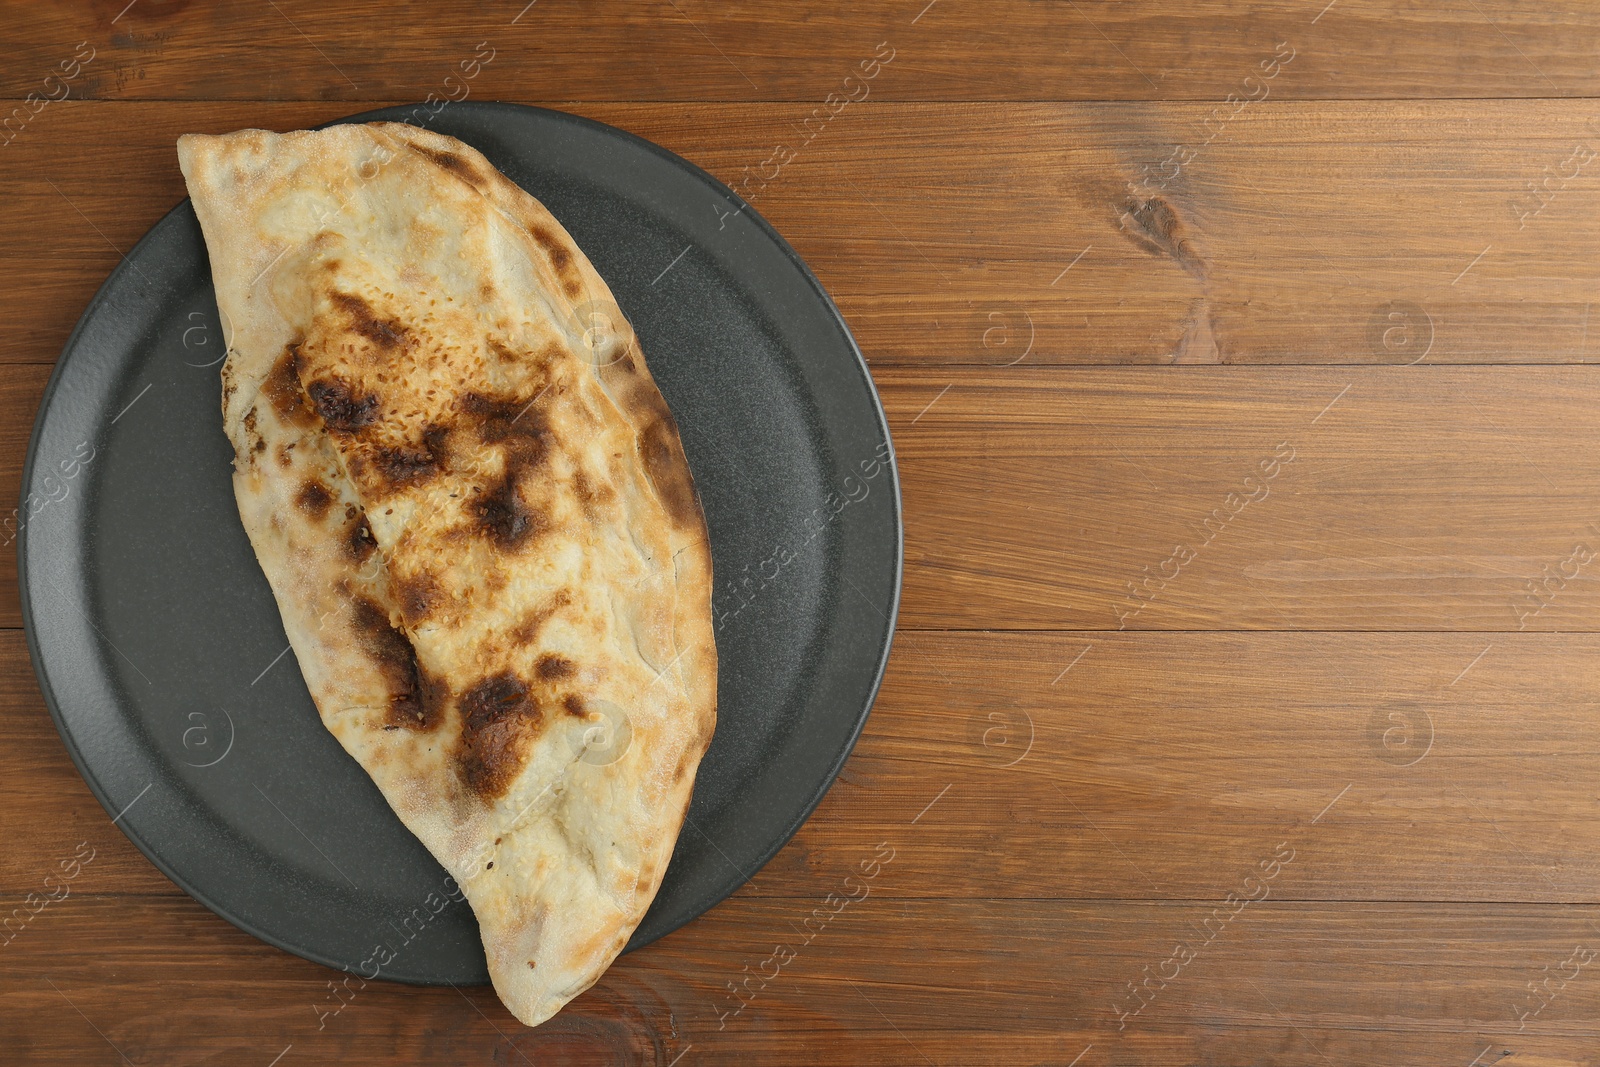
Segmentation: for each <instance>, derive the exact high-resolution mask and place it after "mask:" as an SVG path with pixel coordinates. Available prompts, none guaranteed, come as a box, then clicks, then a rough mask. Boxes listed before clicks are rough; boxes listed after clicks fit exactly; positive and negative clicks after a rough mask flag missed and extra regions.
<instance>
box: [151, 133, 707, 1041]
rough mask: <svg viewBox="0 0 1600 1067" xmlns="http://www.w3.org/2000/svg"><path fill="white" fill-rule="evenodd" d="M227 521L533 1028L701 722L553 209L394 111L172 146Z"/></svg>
mask: <svg viewBox="0 0 1600 1067" xmlns="http://www.w3.org/2000/svg"><path fill="white" fill-rule="evenodd" d="M178 151H179V158H180V162H181V164H182V167H183V172H184V176H185V178H186V179H187V181H188V185H189V190H190V193H191V195H192V196H193V199H194V205H195V211H196V213H197V215H198V216H199V218H200V222H201V225H202V227H203V229H204V231H205V236H206V242H207V245H208V247H209V248H210V250H211V254H212V274H213V278H214V280H215V283H216V289H217V302H218V306H219V308H220V310H221V312H222V315H223V321H224V325H225V329H226V330H227V332H228V338H227V340H228V346H229V355H228V359H227V362H226V364H225V365H224V367H223V413H224V426H225V428H226V430H227V432H228V435H229V437H230V439H231V440H232V441H233V444H234V449H235V492H236V496H237V498H238V501H239V509H240V515H241V518H242V519H243V521H244V525H245V529H246V531H247V532H248V533H249V535H250V537H251V541H252V544H253V545H254V546H255V549H256V554H257V557H258V559H259V560H260V562H261V565H262V568H263V570H264V571H265V573H266V575H267V578H268V580H269V582H270V583H271V585H272V588H273V592H274V594H275V596H276V597H277V600H278V604H279V607H280V609H281V611H282V614H283V619H284V625H285V629H286V631H287V633H288V635H289V639H290V643H291V645H292V646H293V647H294V650H295V655H296V657H297V658H298V660H299V662H300V665H301V669H302V672H303V673H304V675H305V678H306V682H307V685H308V687H309V688H310V690H311V694H312V696H313V698H314V699H315V700H316V702H317V707H318V709H319V711H320V713H321V715H322V719H323V722H324V723H325V724H326V725H327V726H328V729H329V730H330V731H331V732H332V733H333V734H334V736H335V737H337V738H338V739H339V741H340V742H341V744H343V745H344V747H345V748H346V750H347V751H349V752H350V754H351V755H352V756H354V757H355V758H356V759H357V760H358V761H359V762H360V763H361V764H362V766H363V767H364V768H366V770H367V771H368V773H369V774H370V775H371V776H372V778H373V780H374V781H375V782H376V783H377V785H378V787H379V788H380V789H381V790H382V791H383V794H384V796H385V797H386V798H387V799H388V801H389V803H390V804H391V805H392V806H393V807H394V809H395V811H396V812H397V813H398V814H399V815H400V817H401V819H402V820H403V821H404V822H405V823H406V825H407V826H408V827H409V828H410V829H411V830H412V831H413V832H414V833H416V834H417V836H418V837H419V838H420V839H421V840H422V842H423V843H424V844H425V845H426V846H427V847H428V848H429V850H430V851H432V852H433V854H434V855H435V856H436V857H438V859H439V861H440V862H441V863H443V864H444V866H445V867H446V868H447V869H448V870H449V871H450V872H451V874H452V875H454V876H455V878H456V879H457V880H458V881H459V882H460V883H461V885H462V886H463V888H464V889H465V891H466V894H467V898H468V900H469V901H470V902H471V904H472V907H473V909H474V911H475V912H476V914H477V916H478V920H479V925H480V927H481V929H482V933H483V939H484V947H485V950H486V953H487V955H488V959H489V967H490V973H491V976H492V977H493V979H494V982H495V987H496V989H497V991H498V992H499V993H500V996H501V998H502V999H503V1000H504V1001H505V1002H506V1005H507V1006H508V1007H509V1008H510V1009H511V1010H512V1012H513V1013H514V1014H515V1015H517V1017H518V1018H520V1019H521V1020H522V1021H523V1022H525V1023H528V1024H529V1025H535V1024H537V1023H539V1022H541V1021H543V1020H544V1019H546V1018H548V1017H549V1016H550V1015H551V1014H554V1012H555V1011H557V1010H559V1008H560V1007H561V1006H562V1005H563V1004H565V1003H566V1002H567V1001H568V1000H570V999H571V998H572V997H574V996H576V995H577V994H578V993H580V992H582V991H583V990H584V989H585V988H587V987H588V986H589V985H590V984H592V983H593V982H594V980H595V979H596V978H598V977H599V975H600V974H601V972H603V971H604V969H605V968H606V966H607V965H609V963H610V962H611V960H612V959H613V958H614V957H615V955H616V954H617V953H618V952H619V951H621V949H622V947H623V945H624V944H626V942H627V939H628V937H629V936H630V935H631V933H632V931H633V929H634V928H635V927H636V926H637V925H638V922H639V920H640V919H641V918H642V917H643V915H644V912H645V910H646V908H647V907H648V906H649V903H650V901H651V900H652V899H653V897H654V895H655V892H656V889H657V887H658V886H659V884H660V880H661V876H662V874H663V873H664V872H665V869H666V864H667V860H668V859H669V857H670V856H671V853H672V848H673V844H674V842H675V841H676V838H677V834H678V831H679V829H680V828H681V823H682V820H683V817H684V814H685V812H686V810H687V807H688V802H689V796H690V791H691V789H692V786H693V779H694V773H695V769H696V768H697V766H698V763H699V760H700V757H701V755H702V754H703V753H704V751H705V748H706V745H707V744H708V743H709V741H710V737H711V732H712V729H713V726H714V723H715V717H716V648H715V645H714V643H713V640H712V628H711V612H710V595H711V559H710V552H709V544H708V541H707V538H706V531H705V523H704V519H703V517H702V515H701V511H700V507H699V502H698V498H697V497H696V495H695V492H694V485H693V481H692V479H691V477H690V474H689V469H688V464H687V462H686V460H685V459H684V455H683V450H682V446H681V444H680V442H679V439H678V432H677V428H676V425H675V424H674V422H673V420H672V416H671V413H670V412H669V411H668V410H667V406H666V404H665V402H664V401H663V400H662V398H661V395H660V392H659V391H658V390H657V388H656V386H655V383H654V381H653V380H652V378H651V377H650V373H649V370H648V368H647V367H646V366H645V362H644V359H643V356H642V354H641V352H640V351H639V347H638V343H637V340H636V339H635V337H634V334H633V331H632V328H631V327H630V326H629V325H628V323H627V321H626V320H625V318H624V317H623V316H622V314H621V312H620V311H619V310H618V309H617V307H616V304H615V302H614V301H613V299H612V296H611V293H610V290H609V289H608V288H607V287H606V284H605V282H604V281H603V280H602V279H601V278H600V277H599V275H598V274H597V273H595V271H594V268H593V267H592V266H591V265H590V263H589V261H588V259H587V258H586V257H585V256H584V255H583V253H582V252H581V251H580V250H579V249H578V247H577V245H576V244H575V243H574V242H573V240H572V238H571V236H570V235H568V234H567V232H566V230H565V229H563V228H562V227H561V225H560V224H559V223H558V222H556V220H555V219H554V218H553V217H552V216H551V215H550V213H549V212H548V211H546V210H545V208H544V207H543V205H541V204H540V203H539V202H538V201H537V200H535V199H534V198H533V197H531V196H529V195H528V194H527V193H525V192H523V191H522V190H521V189H519V188H517V187H516V186H515V185H514V184H513V183H511V182H510V181H509V180H507V179H506V178H505V177H504V176H502V175H501V174H500V173H499V172H498V171H496V170H495V169H494V168H493V167H492V166H490V165H489V163H488V161H487V160H485V159H484V158H483V157H482V156H481V155H480V154H479V153H477V152H476V151H475V150H473V149H471V148H469V147H468V146H466V145H464V144H462V143H460V142H459V141H456V140H454V139H453V138H449V137H444V136H442V135H439V134H435V133H430V132H427V131H423V130H418V129H415V128H413V127H410V126H404V125H398V124H392V123H373V124H370V125H366V126H357V125H345V126H336V127H332V128H330V129H328V130H324V131H319V132H307V131H299V132H294V133H288V134H281V135H280V134H274V133H269V132H267V131H262V130H244V131H240V132H238V133H233V134H228V135H225V136H221V137H210V136H196V135H189V136H185V137H183V138H181V139H180V140H179V143H178Z"/></svg>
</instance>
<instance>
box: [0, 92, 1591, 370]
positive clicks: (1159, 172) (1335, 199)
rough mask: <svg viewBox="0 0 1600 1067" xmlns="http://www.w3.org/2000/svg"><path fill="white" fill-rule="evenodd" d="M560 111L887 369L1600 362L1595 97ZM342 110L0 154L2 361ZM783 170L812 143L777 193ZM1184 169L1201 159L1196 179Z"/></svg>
mask: <svg viewBox="0 0 1600 1067" xmlns="http://www.w3.org/2000/svg"><path fill="white" fill-rule="evenodd" d="M565 106H567V107H570V108H574V109H575V110H577V111H579V112H580V113H582V114H585V115H588V116H590V117H593V118H597V119H600V120H602V121H606V122H611V123H614V124H617V125H619V126H622V127H623V128H625V129H628V130H631V131H633V132H636V133H638V134H640V135H642V136H645V137H648V138H650V139H652V140H655V141H657V142H658V143H660V144H662V145H664V146H665V147H667V148H670V149H672V150H673V151H676V152H679V153H680V154H682V155H684V156H685V157H687V158H688V159H690V160H691V161H693V162H695V163H697V164H699V165H701V166H703V167H705V168H707V169H708V170H710V171H711V173H712V174H714V175H715V176H717V177H719V178H720V179H722V180H723V181H725V182H728V183H730V184H731V185H733V186H735V187H736V188H739V189H742V190H743V191H744V192H745V193H746V194H748V195H749V196H750V197H751V199H752V201H753V203H754V204H755V205H756V206H757V207H758V208H759V210H761V211H762V212H763V213H764V214H766V215H767V216H768V217H769V218H770V220H771V221H772V222H773V223H774V224H775V225H776V226H777V227H778V229H779V230H780V231H781V232H782V233H783V234H785V235H786V236H787V237H788V239H789V240H790V241H791V243H793V244H794V246H795V247H796V249H797V250H798V251H799V252H800V253H801V254H802V255H803V256H804V257H805V259H806V260H807V262H808V263H809V264H810V265H811V266H812V268H813V269H814V270H815V271H816V272H817V274H818V276H819V277H820V278H821V280H822V281H823V283H824V285H825V286H826V287H827V288H828V290H829V291H830V292H831V293H832V295H833V296H834V298H835V300H836V301H837V302H838V304H839V306H840V308H841V309H842V310H843V312H844V314H845V316H846V318H847V320H848V321H849V323H850V324H851V327H852V329H853V330H854V331H855V333H856V336H857V338H858V340H859V342H860V344H861V346H862V348H863V350H864V351H865V353H866V354H867V356H868V358H869V359H870V360H871V361H872V362H873V364H874V365H875V366H890V365H917V366H927V365H933V364H937V365H941V366H943V365H951V366H955V365H987V366H993V367H997V368H998V367H1003V366H1006V365H1010V364H1017V363H1019V362H1020V363H1022V364H1023V365H1039V364H1055V363H1061V364H1092V363H1171V362H1174V361H1177V362H1213V363H1216V362H1220V363H1261V364H1298V363H1337V364H1347V363H1366V364H1371V363H1385V364H1403V363H1411V362H1415V361H1419V360H1420V361H1423V362H1425V363H1428V364H1439V363H1526V362H1539V363H1587V362H1593V361H1594V360H1596V359H1597V358H1600V343H1597V344H1594V345H1591V343H1590V338H1589V332H1590V331H1589V318H1590V311H1591V305H1592V303H1593V302H1594V293H1595V288H1596V281H1597V277H1600V275H1597V273H1596V268H1595V266H1594V264H1593V254H1592V253H1593V249H1594V248H1595V247H1596V244H1597V242H1600V162H1595V161H1594V159H1595V158H1600V119H1597V117H1596V115H1595V109H1594V108H1593V107H1592V106H1591V105H1590V104H1589V103H1587V102H1584V101H1558V100H1533V101H1508V102H1471V103H1459V102H1428V103H1416V104H1377V103H1369V102H1325V103H1282V102H1278V101H1272V100H1269V101H1267V102H1265V103H1263V104H1259V105H1255V106H1253V107H1252V108H1250V109H1248V110H1246V111H1244V112H1243V113H1241V115H1240V116H1239V117H1238V118H1237V119H1236V120H1235V121H1233V122H1232V123H1231V124H1229V125H1228V126H1227V127H1226V128H1225V129H1224V130H1223V131H1222V133H1221V136H1219V137H1218V138H1217V139H1216V140H1215V141H1214V142H1213V143H1212V144H1211V145H1210V146H1209V147H1202V145H1201V142H1202V140H1203V138H1205V137H1206V136H1209V135H1208V134H1207V133H1206V130H1207V125H1206V123H1207V119H1208V116H1209V113H1210V109H1209V108H1207V107H1202V106H1197V105H1187V104H1070V105H1068V104H1035V105H1011V104H1007V105H966V104H962V105H946V104H879V103H877V102H876V101H871V100H869V101H868V102H866V103H863V104H861V105H859V106H858V107H856V108H853V109H849V110H847V111H845V112H844V113H843V114H841V115H840V117H839V118H838V119H837V120H835V121H834V122H832V123H830V124H829V125H827V126H826V127H825V128H824V129H823V130H822V131H821V133H820V134H817V135H815V136H811V137H810V139H809V141H807V140H804V139H803V138H805V137H807V136H808V135H807V134H806V133H805V131H804V130H802V129H801V123H802V122H803V120H804V118H805V115H806V110H807V109H806V108H805V107H803V106H799V105H781V104H753V105H697V106H684V105H659V104H658V105H635V104H583V105H565ZM349 110H350V108H349V106H348V105H345V104H340V103H316V104H257V103H234V104H167V103H126V104H124V103H80V102H76V101H69V102H67V103H63V104H59V105H54V106H52V108H51V109H50V110H48V111H47V112H45V113H43V114H41V115H40V116H39V118H38V122H37V124H35V125H32V126H30V127H29V128H28V130H27V131H25V134H24V135H23V136H22V137H19V138H18V140H17V142H16V143H15V144H13V145H11V146H9V147H8V150H7V151H6V152H4V153H0V183H4V185H5V187H6V188H7V189H8V191H9V193H10V203H11V204H12V205H13V206H14V210H12V211H10V212H8V213H6V214H5V215H4V216H3V217H0V271H3V272H4V273H5V274H6V275H7V276H8V277H11V278H13V279H16V280H17V284H14V285H12V286H8V287H6V288H5V289H4V290H3V291H0V315H3V316H4V317H5V319H6V321H7V322H8V323H9V324H10V328H9V329H8V330H7V331H6V332H5V334H4V336H0V361H5V362H48V361H50V360H53V359H54V358H55V357H56V354H57V353H58V352H59V351H60V349H61V346H62V345H63V344H64V343H65V341H66V338H67V336H68V334H69V333H70V331H71V328H72V326H73V324H74V323H75V322H76V321H77V318H78V316H79V315H80V314H81V313H82V311H83V308H84V307H85V306H86V305H87V303H88V301H89V299H90V298H91V296H92V295H93V293H94V291H95V290H96V289H97V288H98V286H99V285H100V283H101V282H102V281H103V280H104V279H105V277H106V275H107V274H108V273H109V272H110V270H111V269H112V267H114V266H115V265H116V263H117V261H118V259H119V258H120V255H121V253H122V252H126V251H127V250H128V249H129V248H131V247H132V246H133V244H134V243H135V242H136V241H137V240H138V239H139V237H140V236H142V235H143V234H144V232H145V231H146V230H148V229H149V227H150V226H151V225H153V224H154V223H155V222H156V221H157V220H158V219H159V218H160V216H161V215H162V214H164V213H165V212H166V211H167V210H169V209H170V208H171V207H172V206H173V205H174V204H176V203H178V202H179V201H180V200H181V199H182V198H183V195H184V193H183V185H182V178H181V175H180V174H179V173H178V168H177V165H176V161H175V157H174V153H173V149H172V145H173V142H174V141H175V140H176V138H177V136H178V135H179V134H180V133H183V132H185V131H188V130H212V131H224V130H228V129H233V128H237V127H239V126H244V125H265V126H271V127H276V128H284V129H288V128H295V127H301V126H305V125H309V124H313V123H316V122H321V121H326V120H329V119H332V118H336V117H338V116H340V115H342V114H346V113H348V112H349ZM775 145H784V146H789V147H791V148H793V147H795V146H803V147H801V148H799V149H797V155H796V157H795V158H794V160H793V161H792V162H791V163H789V164H787V165H786V166H784V167H783V168H782V169H781V170H780V171H779V173H778V174H777V176H776V177H775V178H773V179H772V180H771V181H770V182H767V183H763V182H762V180H761V178H760V175H762V174H766V173H769V172H770V168H769V167H763V165H762V164H763V163H764V161H766V160H768V158H769V156H770V155H771V153H772V151H773V146H775ZM1184 145H1187V146H1188V147H1189V148H1191V149H1195V150H1197V151H1198V152H1199V154H1198V155H1196V156H1195V157H1194V158H1193V159H1192V160H1191V161H1190V162H1189V164H1188V165H1187V166H1182V167H1179V168H1178V169H1177V171H1176V175H1175V176H1173V174H1174V171H1173V168H1172V167H1171V166H1168V167H1165V168H1164V167H1163V166H1162V163H1163V161H1164V160H1166V159H1168V157H1169V156H1170V154H1171V152H1172V151H1173V150H1174V146H1184ZM1574 153H1576V155H1575V154H1574ZM1146 168H1150V169H1149V171H1148V172H1146ZM1169 179H1170V180H1169ZM1541 185H1542V186H1544V188H1545V191H1544V192H1543V193H1542V194H1540V195H1541V196H1542V197H1543V200H1542V201H1541V200H1539V199H1536V198H1535V196H1534V194H1532V193H1530V192H1529V191H1528V189H1529V187H1530V186H1535V187H1538V186H1541ZM1541 203H1542V204H1543V206H1542V208H1540V204H1541ZM710 209H711V205H707V210H708V211H709V210H710ZM1536 209H1537V210H1536ZM1441 213H1444V214H1445V215H1447V216H1448V224H1447V225H1441V224H1440V216H1441ZM1596 327H1597V330H1596V332H1597V333H1600V322H1597V323H1596Z"/></svg>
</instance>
